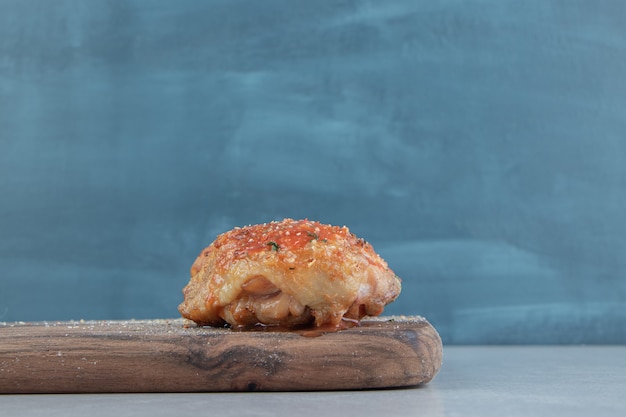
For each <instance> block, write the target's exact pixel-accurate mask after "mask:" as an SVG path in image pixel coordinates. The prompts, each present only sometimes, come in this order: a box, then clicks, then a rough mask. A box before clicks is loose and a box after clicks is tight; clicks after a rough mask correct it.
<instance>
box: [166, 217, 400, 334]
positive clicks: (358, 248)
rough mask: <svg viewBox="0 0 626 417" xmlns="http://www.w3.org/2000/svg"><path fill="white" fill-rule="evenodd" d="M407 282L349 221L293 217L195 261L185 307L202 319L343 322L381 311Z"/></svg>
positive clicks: (227, 239)
mask: <svg viewBox="0 0 626 417" xmlns="http://www.w3.org/2000/svg"><path fill="white" fill-rule="evenodd" d="M400 288H401V283H400V278H398V277H397V276H396V275H395V274H394V272H393V271H392V270H391V269H390V268H389V267H388V266H387V263H386V262H385V261H384V260H383V259H382V258H381V257H380V256H379V255H378V254H376V253H375V252H374V249H373V248H372V246H371V245H370V244H369V243H367V242H365V241H364V240H363V239H359V238H357V237H356V236H355V235H354V234H352V233H350V231H349V230H348V228H347V227H345V226H344V227H337V226H330V225H323V224H320V223H318V222H314V221H309V220H292V219H285V220H283V221H280V222H271V223H266V224H261V225H255V226H247V227H242V228H235V229H233V230H231V231H229V232H226V233H223V234H221V235H220V236H218V237H217V239H216V240H215V241H214V242H213V243H212V244H211V245H210V246H208V247H207V248H206V249H204V250H203V251H202V253H201V254H200V255H199V256H198V258H197V259H196V260H195V262H194V263H193V265H192V267H191V280H190V281H189V283H188V284H187V286H186V287H185V288H184V289H183V294H184V301H183V303H182V304H180V306H179V307H178V309H179V311H180V313H181V314H182V315H183V317H185V318H188V319H190V320H193V321H194V322H196V323H198V324H199V325H211V326H223V325H224V324H226V323H228V324H230V325H231V326H235V327H237V326H251V325H256V324H262V325H279V326H283V327H294V326H305V325H309V324H310V325H313V326H316V327H328V328H338V327H339V326H340V325H341V324H342V321H343V322H345V321H351V322H356V321H358V320H360V319H361V318H363V317H364V316H366V315H369V316H376V315H379V314H380V313H382V311H383V309H384V307H385V306H386V305H387V304H389V303H390V302H392V301H393V300H395V299H396V297H397V296H398V295H399V293H400Z"/></svg>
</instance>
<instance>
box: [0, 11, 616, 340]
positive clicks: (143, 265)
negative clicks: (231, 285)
mask: <svg viewBox="0 0 626 417" xmlns="http://www.w3.org/2000/svg"><path fill="white" fill-rule="evenodd" d="M625 22H626V5H625V3H624V2H622V1H618V0H615V1H599V2H589V1H556V0H549V1H545V0H541V1H539V0H537V1H527V2H513V1H495V0H493V1H461V0H458V1H453V0H449V1H441V2H431V1H408V0H407V1H384V2H383V1H315V2H313V1H309V2H305V1H302V2H300V1H287V0H285V1H262V2H258V1H252V0H246V1H232V0H229V1H226V0H224V1H206V2H199V1H171V0H159V1H157V0H153V1H148V0H145V1H140V0H135V1H82V0H54V1H45V0H40V1H35V0H0V199H1V204H0V320H4V321H12V320H26V321H30V320H60V319H72V318H73V319H80V318H84V319H120V318H133V317H134V318H154V317H174V316H176V315H177V311H176V306H177V305H178V303H179V302H180V301H181V293H180V290H181V288H182V287H183V286H184V285H185V284H186V282H187V280H188V271H189V267H190V265H191V263H192V262H193V260H194V258H195V256H196V255H197V254H198V252H199V251H200V250H201V249H202V248H203V247H204V246H206V245H208V244H209V243H210V242H211V241H212V240H213V239H214V238H215V236H216V235H217V234H218V233H221V232H224V231H226V230H228V229H230V228H232V227H233V226H237V225H244V224H250V223H258V222H265V221H269V220H272V219H280V218H282V217H295V218H301V217H308V218H311V219H316V220H320V221H323V222H325V223H332V224H338V225H343V224H346V225H348V226H349V227H350V228H351V230H352V231H353V232H355V233H356V234H357V235H359V236H361V237H364V238H365V239H367V240H368V241H370V242H371V243H372V244H373V245H374V247H375V249H376V250H377V251H378V252H379V253H380V254H381V255H382V256H383V257H384V258H385V259H386V260H387V261H388V262H389V264H390V265H391V267H392V268H393V269H394V270H395V271H396V273H397V274H398V275H399V276H401V277H402V278H403V280H404V281H403V282H404V286H403V292H402V294H401V296H400V298H399V299H398V301H396V302H395V303H394V304H392V305H391V306H389V308H388V309H387V310H386V313H388V314H421V315H424V316H426V317H427V318H428V319H430V321H431V322H432V323H433V324H434V325H435V326H436V327H437V328H438V329H439V331H440V333H441V334H442V336H443V338H444V341H445V342H446V343H583V342H584V343H626V214H625V213H626V163H625V162H626V23H625Z"/></svg>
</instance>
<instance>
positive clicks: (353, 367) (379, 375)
mask: <svg viewBox="0 0 626 417" xmlns="http://www.w3.org/2000/svg"><path fill="white" fill-rule="evenodd" d="M441 362H442V344H441V339H440V337H439V335H438V334H437V331H436V330H435V329H434V328H433V326H432V325H430V323H428V321H426V320H425V319H423V318H421V317H417V316H415V317H404V316H402V317H380V318H376V319H367V320H363V321H362V322H361V325H360V326H358V327H353V328H350V329H346V330H342V331H338V332H315V331H304V330H302V331H267V330H265V331H234V330H231V329H226V328H220V329H218V328H209V327H196V326H189V325H188V324H187V323H186V322H184V321H183V320H181V319H172V320H144V321H137V320H132V321H71V322H37V323H21V322H20V323H0V393H81V392H92V393H94V392H202V391H305V390H346V389H368V388H389V387H404V386H413V385H418V384H424V383H427V382H429V381H430V380H431V379H432V378H433V377H434V376H435V375H436V374H437V372H438V371H439V368H440V366H441Z"/></svg>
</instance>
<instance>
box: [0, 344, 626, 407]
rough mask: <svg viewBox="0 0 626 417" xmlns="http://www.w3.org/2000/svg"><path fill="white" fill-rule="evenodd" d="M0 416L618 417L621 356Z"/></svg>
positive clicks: (578, 352)
mask: <svg viewBox="0 0 626 417" xmlns="http://www.w3.org/2000/svg"><path fill="white" fill-rule="evenodd" d="M0 415H2V416H47V417H49V416H51V415H64V416H74V415H76V416H85V415H87V416H90V417H97V416H105V415H107V416H109V415H115V416H116V417H123V416H164V415H168V416H169V415H219V416H220V417H227V416H238V417H239V416H283V415H285V416H286V415H289V416H292V415H298V416H299V417H306V416H315V417H319V416H323V417H332V416H346V415H348V416H349V415H374V416H376V415H385V416H405V415H420V416H444V415H445V416H455V415H459V416H473V415H476V416H491V415H493V416H542V415H550V416H553V415H567V416H583V415H584V416H589V415H593V416H594V417H600V416H624V415H626V346H609V347H583V346H567V347H564V346H560V347H557V346H554V347H479V346H476V347H456V346H455V347H445V348H444V365H443V367H442V370H441V372H440V373H439V375H438V376H437V377H436V378H435V380H434V381H433V382H431V383H430V384H428V385H425V386H423V387H417V388H410V389H394V390H375V391H345V392H301V393H298V392H294V393H211V394H102V395H85V394H83V395H0Z"/></svg>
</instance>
